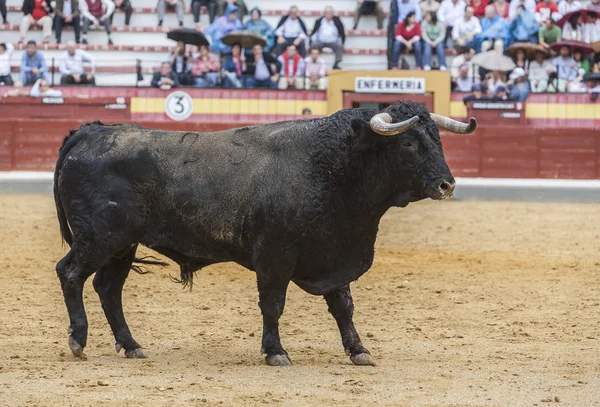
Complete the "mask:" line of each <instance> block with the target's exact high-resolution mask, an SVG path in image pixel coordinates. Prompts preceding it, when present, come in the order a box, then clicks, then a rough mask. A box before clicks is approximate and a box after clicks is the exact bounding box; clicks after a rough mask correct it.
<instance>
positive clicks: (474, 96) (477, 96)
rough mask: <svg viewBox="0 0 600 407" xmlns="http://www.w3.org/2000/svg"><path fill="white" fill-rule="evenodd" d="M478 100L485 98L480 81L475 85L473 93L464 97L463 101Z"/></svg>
mask: <svg viewBox="0 0 600 407" xmlns="http://www.w3.org/2000/svg"><path fill="white" fill-rule="evenodd" d="M477 100H485V98H484V97H483V92H482V89H481V85H480V84H478V83H476V84H474V85H473V93H472V94H470V95H469V96H465V97H464V98H463V103H467V102H474V101H477Z"/></svg>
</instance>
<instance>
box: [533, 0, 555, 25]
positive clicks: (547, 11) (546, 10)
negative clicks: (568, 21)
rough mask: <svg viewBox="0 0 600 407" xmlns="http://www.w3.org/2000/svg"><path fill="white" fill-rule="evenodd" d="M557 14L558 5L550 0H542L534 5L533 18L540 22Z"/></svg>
mask: <svg viewBox="0 0 600 407" xmlns="http://www.w3.org/2000/svg"><path fill="white" fill-rule="evenodd" d="M558 16H559V14H558V5H557V4H556V3H555V2H553V1H552V0H542V1H540V2H539V3H538V4H537V6H535V19H536V20H537V22H538V23H540V24H543V23H544V21H547V20H548V19H550V18H552V17H558Z"/></svg>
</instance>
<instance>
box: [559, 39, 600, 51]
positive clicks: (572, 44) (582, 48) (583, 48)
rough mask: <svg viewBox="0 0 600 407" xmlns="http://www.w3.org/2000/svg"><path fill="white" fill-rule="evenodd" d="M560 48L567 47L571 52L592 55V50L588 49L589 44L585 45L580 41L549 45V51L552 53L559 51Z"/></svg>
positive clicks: (566, 41)
mask: <svg viewBox="0 0 600 407" xmlns="http://www.w3.org/2000/svg"><path fill="white" fill-rule="evenodd" d="M561 47H569V48H570V49H571V52H573V51H575V50H579V51H581V52H582V53H583V55H588V54H593V53H594V49H593V48H592V47H590V44H587V43H585V42H582V41H573V40H561V41H557V42H555V43H554V44H552V45H550V49H552V50H554V51H557V52H558V51H560V49H561Z"/></svg>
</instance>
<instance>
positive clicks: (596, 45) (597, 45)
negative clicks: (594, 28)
mask: <svg viewBox="0 0 600 407" xmlns="http://www.w3.org/2000/svg"><path fill="white" fill-rule="evenodd" d="M590 45H591V46H592V49H593V50H594V52H600V41H596V42H592V43H591V44H590Z"/></svg>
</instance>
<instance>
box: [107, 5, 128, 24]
mask: <svg viewBox="0 0 600 407" xmlns="http://www.w3.org/2000/svg"><path fill="white" fill-rule="evenodd" d="M117 8H118V9H119V10H121V11H122V12H124V13H125V25H126V26H128V27H129V23H130V22H131V14H132V13H133V7H131V2H130V1H129V0H115V9H117ZM114 15H115V13H112V14H111V15H110V20H109V21H110V25H112V22H113V16H114Z"/></svg>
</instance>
